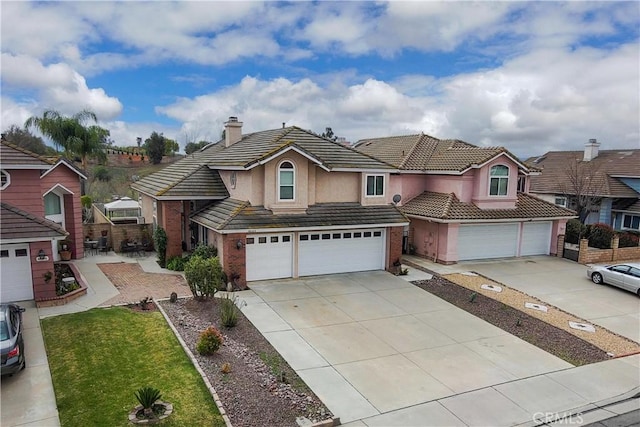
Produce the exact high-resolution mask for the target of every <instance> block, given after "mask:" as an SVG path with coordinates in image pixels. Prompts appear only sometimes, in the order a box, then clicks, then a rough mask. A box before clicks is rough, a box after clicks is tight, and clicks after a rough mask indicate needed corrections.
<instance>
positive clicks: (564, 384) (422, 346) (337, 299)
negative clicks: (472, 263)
mask: <svg viewBox="0 0 640 427" xmlns="http://www.w3.org/2000/svg"><path fill="white" fill-rule="evenodd" d="M420 273H421V272H420ZM414 274H415V276H414V278H413V280H416V277H417V276H418V274H419V273H418V271H414ZM421 274H426V273H421ZM410 275H411V274H410ZM402 278H403V277H402V276H401V277H395V276H392V275H390V274H388V273H385V272H380V271H377V272H368V273H354V274H342V275H330V276H316V277H311V278H303V279H298V280H292V279H287V280H274V281H265V282H254V283H251V284H250V286H251V289H252V290H250V291H244V292H241V293H240V294H239V296H240V297H241V298H242V299H243V300H244V301H245V302H246V304H247V305H246V306H244V307H243V312H244V313H245V315H246V316H247V317H248V318H249V320H250V321H251V322H252V323H253V324H254V325H255V326H256V327H257V328H258V329H259V330H260V331H261V332H262V333H263V335H264V336H265V337H266V338H267V339H268V340H269V341H270V342H271V344H272V345H273V346H274V347H275V348H276V349H277V350H278V351H279V352H280V354H281V355H282V356H283V357H284V358H285V359H286V360H287V362H288V363H289V364H290V365H291V367H292V368H293V369H295V370H296V372H297V373H298V374H299V375H300V377H301V378H302V379H303V380H304V381H305V382H306V383H307V385H309V386H310V387H311V388H312V390H313V391H314V392H315V393H316V394H317V395H318V397H320V398H321V399H322V401H323V402H324V403H325V404H326V405H327V406H328V408H329V409H330V410H331V411H332V412H333V413H334V414H335V415H336V416H338V417H340V419H341V421H342V422H343V423H348V425H350V426H412V425H415V426H425V425H437V426H449V425H478V426H487V425H492V426H502V425H518V424H531V425H536V424H539V423H541V422H543V421H545V420H547V421H548V418H549V417H551V416H558V415H557V414H562V415H564V414H566V415H568V414H569V413H573V414H582V415H581V416H583V417H584V418H585V419H588V420H593V421H598V420H601V419H605V418H609V417H611V416H612V415H615V414H618V413H625V412H629V411H630V410H632V409H637V408H638V399H633V400H629V401H626V402H624V403H621V404H618V405H617V406H609V407H608V408H607V409H598V404H607V403H609V401H615V402H618V401H620V400H624V399H626V398H629V397H631V396H632V394H633V393H637V392H638V389H639V386H640V380H639V378H638V368H639V366H640V356H632V357H628V358H625V359H616V360H611V361H607V362H602V363H598V364H594V365H589V366H583V367H579V368H574V367H572V365H570V364H568V363H567V362H565V361H563V360H561V359H558V358H557V357H555V356H553V355H550V354H548V353H546V352H544V351H542V350H540V349H539V348H537V347H535V346H532V345H530V344H528V343H526V342H524V341H522V340H520V339H518V338H516V337H514V336H512V335H510V334H508V333H506V332H505V331H503V330H501V329H499V328H496V327H494V326H493V325H490V324H488V323H486V322H484V321H483V320H481V319H478V318H476V317H474V316H472V315H470V314H468V313H466V312H464V311H463V310H460V309H458V308H457V307H455V306H453V305H451V304H449V303H447V302H445V301H443V300H441V299H439V298H437V297H435V296H433V295H431V294H429V293H427V292H425V291H423V290H421V289H419V288H417V287H415V286H413V285H411V284H409V283H407V282H406V281H403V280H401V279H402ZM406 279H407V280H410V278H408V277H406ZM587 417H588V418H587Z"/></svg>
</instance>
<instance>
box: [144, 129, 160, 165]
mask: <svg viewBox="0 0 640 427" xmlns="http://www.w3.org/2000/svg"><path fill="white" fill-rule="evenodd" d="M164 141H165V138H164V136H163V135H162V134H161V133H158V132H152V133H151V136H150V137H149V138H147V139H146V140H145V142H144V149H145V152H146V153H147V157H149V161H151V163H153V164H154V165H157V164H158V163H160V162H161V161H162V155H163V154H164V150H165V145H164Z"/></svg>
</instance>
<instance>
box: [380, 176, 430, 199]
mask: <svg viewBox="0 0 640 427" xmlns="http://www.w3.org/2000/svg"><path fill="white" fill-rule="evenodd" d="M428 179H429V176H428V175H419V174H398V175H391V176H390V177H389V194H390V195H391V197H392V198H393V195H394V194H400V196H401V199H400V203H398V206H402V205H403V204H405V203H407V202H408V201H409V200H411V199H413V198H414V197H416V196H419V195H420V194H422V193H423V192H424V191H425V182H426V181H427V180H428Z"/></svg>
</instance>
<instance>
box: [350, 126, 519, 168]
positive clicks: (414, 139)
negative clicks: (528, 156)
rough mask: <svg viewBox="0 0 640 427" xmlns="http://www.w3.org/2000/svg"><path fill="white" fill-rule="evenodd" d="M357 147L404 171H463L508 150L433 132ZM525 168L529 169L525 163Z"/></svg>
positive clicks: (376, 140) (374, 140)
mask: <svg viewBox="0 0 640 427" xmlns="http://www.w3.org/2000/svg"><path fill="white" fill-rule="evenodd" d="M355 148H356V149H357V150H358V151H361V152H362V153H365V154H368V155H370V156H373V157H376V158H378V159H380V160H382V161H384V162H387V163H389V164H392V165H394V166H395V167H397V168H399V169H402V170H410V171H425V172H463V171H465V170H466V169H468V168H470V167H473V166H475V165H480V164H483V163H485V162H487V161H489V160H491V159H492V158H494V157H496V156H498V155H500V154H502V153H505V154H507V155H508V156H510V157H511V158H513V159H514V160H515V161H517V162H520V161H519V160H518V158H517V157H516V156H514V155H513V154H511V153H509V151H508V150H506V149H505V148H503V147H476V146H475V145H472V144H469V143H467V142H464V141H460V140H457V139H447V140H440V139H437V138H434V137H432V136H429V135H425V134H420V135H406V136H391V137H386V138H372V139H363V140H361V141H358V143H357V144H356V145H355ZM522 167H523V168H524V169H528V168H527V166H526V165H524V164H523V163H522Z"/></svg>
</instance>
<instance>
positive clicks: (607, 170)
mask: <svg viewBox="0 0 640 427" xmlns="http://www.w3.org/2000/svg"><path fill="white" fill-rule="evenodd" d="M583 155H584V152H583V151H550V152H548V153H546V154H544V155H542V156H540V157H538V158H535V159H534V158H532V159H528V160H529V161H535V162H536V163H535V164H536V166H538V167H541V168H542V174H541V175H538V176H533V177H531V187H530V189H529V191H530V192H532V193H549V194H572V193H573V192H575V190H573V188H575V186H573V185H570V184H568V183H567V182H568V179H569V178H570V175H574V176H575V175H576V174H575V173H571V172H567V170H568V166H567V165H579V166H578V167H583V168H585V175H588V176H589V179H590V180H592V182H593V180H596V181H595V184H592V185H591V186H590V188H592V189H594V190H596V191H594V192H595V193H597V194H594V195H595V196H606V197H620V198H625V197H626V198H629V197H631V198H634V197H638V193H637V192H636V191H634V190H633V189H632V188H630V187H628V186H627V185H625V184H624V183H623V182H622V181H620V180H619V179H617V178H615V177H616V176H627V177H640V150H601V151H600V152H599V153H598V156H597V157H596V158H594V159H592V160H591V161H589V162H583V161H582V159H583ZM574 170H575V168H574Z"/></svg>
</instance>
